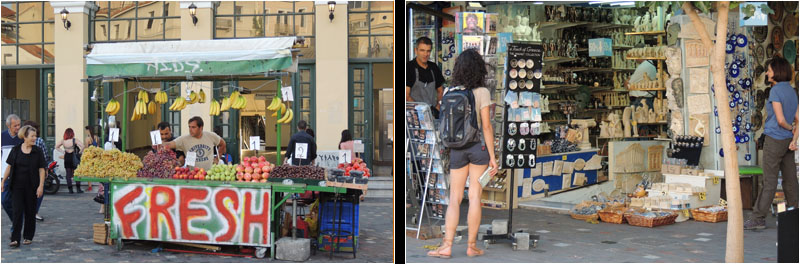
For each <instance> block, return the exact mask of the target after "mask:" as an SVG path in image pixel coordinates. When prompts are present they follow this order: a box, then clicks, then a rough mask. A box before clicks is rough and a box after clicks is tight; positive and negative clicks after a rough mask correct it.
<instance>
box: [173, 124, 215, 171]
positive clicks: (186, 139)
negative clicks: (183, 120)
mask: <svg viewBox="0 0 800 264" xmlns="http://www.w3.org/2000/svg"><path fill="white" fill-rule="evenodd" d="M163 145H164V146H166V147H168V148H170V149H176V150H180V151H183V152H186V154H187V155H188V154H189V153H190V152H194V153H195V154H197V159H196V160H195V167H198V168H203V169H205V170H206V171H208V170H210V169H211V165H212V164H217V163H218V162H219V159H218V158H217V157H215V156H214V148H216V147H219V153H226V152H225V140H222V138H221V137H219V136H217V134H214V133H213V132H210V131H203V119H202V118H200V117H199V116H195V117H192V118H191V119H189V135H183V136H181V137H179V138H178V139H176V140H174V141H170V142H165V143H164V144H163Z"/></svg>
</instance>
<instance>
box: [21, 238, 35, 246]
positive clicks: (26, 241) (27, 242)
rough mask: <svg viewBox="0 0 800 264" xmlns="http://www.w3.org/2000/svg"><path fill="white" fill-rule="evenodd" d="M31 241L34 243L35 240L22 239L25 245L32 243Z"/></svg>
mask: <svg viewBox="0 0 800 264" xmlns="http://www.w3.org/2000/svg"><path fill="white" fill-rule="evenodd" d="M31 243H33V241H31V240H28V239H25V240H22V244H23V245H30V244H31Z"/></svg>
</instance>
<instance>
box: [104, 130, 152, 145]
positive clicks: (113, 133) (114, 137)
mask: <svg viewBox="0 0 800 264" xmlns="http://www.w3.org/2000/svg"><path fill="white" fill-rule="evenodd" d="M109 134H110V135H108V137H109V139H110V141H111V142H118V141H119V128H112V129H111V130H110V131H109ZM158 139H161V134H159V135H158Z"/></svg>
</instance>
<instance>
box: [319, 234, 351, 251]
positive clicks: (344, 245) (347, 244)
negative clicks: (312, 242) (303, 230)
mask: <svg viewBox="0 0 800 264" xmlns="http://www.w3.org/2000/svg"><path fill="white" fill-rule="evenodd" d="M338 240H339V244H338V247H339V251H340V252H353V249H354V248H355V249H358V237H357V236H356V237H347V238H345V237H341V238H339V239H338ZM333 247H334V243H333V239H331V238H329V237H328V238H323V237H322V236H320V237H319V250H320V251H328V252H330V251H331V249H332V248H333Z"/></svg>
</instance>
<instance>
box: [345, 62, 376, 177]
mask: <svg viewBox="0 0 800 264" xmlns="http://www.w3.org/2000/svg"><path fill="white" fill-rule="evenodd" d="M371 70H372V68H371V67H370V65H369V64H351V65H350V66H349V69H348V72H349V74H348V76H349V78H348V80H349V83H350V85H349V87H348V98H350V102H349V103H348V106H347V110H348V111H347V112H348V118H347V120H348V128H349V129H350V132H351V133H353V140H361V143H363V144H364V153H363V154H361V157H362V158H363V159H364V162H366V163H367V166H369V167H370V168H372V161H373V157H372V153H373V148H372V144H373V143H372V137H371V136H370V134H371V132H372V122H370V119H371V118H370V115H369V114H371V113H373V109H372V108H373V106H372V72H371Z"/></svg>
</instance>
